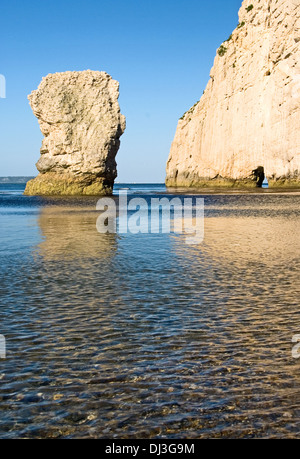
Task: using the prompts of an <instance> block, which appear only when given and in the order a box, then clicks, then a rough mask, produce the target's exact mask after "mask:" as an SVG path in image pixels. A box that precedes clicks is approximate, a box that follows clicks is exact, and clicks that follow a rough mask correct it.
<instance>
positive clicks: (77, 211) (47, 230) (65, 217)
mask: <svg viewBox="0 0 300 459" xmlns="http://www.w3.org/2000/svg"><path fill="white" fill-rule="evenodd" d="M49 199H51V198H49ZM53 199H55V198H53ZM85 199H88V198H85ZM53 204H55V202H53ZM86 204H87V206H86V207H84V206H83V205H82V203H81V204H80V203H78V205H76V203H75V202H74V203H71V202H70V203H69V204H68V203H67V202H64V204H63V205H60V206H59V205H57V206H56V205H52V206H50V207H47V206H46V207H44V208H43V209H42V211H41V213H40V215H39V220H38V221H39V226H40V229H41V234H42V236H43V241H42V242H41V244H40V245H39V254H40V255H42V256H43V258H45V259H47V260H72V259H74V260H80V261H81V262H84V263H85V268H84V269H85V271H87V270H88V264H87V263H88V262H87V260H91V263H95V260H98V261H99V262H100V261H101V260H104V259H110V258H111V257H113V256H114V255H115V252H116V248H117V245H116V235H115V234H99V233H98V232H97V229H96V220H97V216H98V215H97V214H95V212H94V207H95V205H94V201H91V202H90V204H89V206H88V202H87V203H86Z"/></svg>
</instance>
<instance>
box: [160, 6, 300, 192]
mask: <svg viewBox="0 0 300 459" xmlns="http://www.w3.org/2000/svg"><path fill="white" fill-rule="evenodd" d="M299 47H300V4H299V0H269V1H260V0H245V1H244V2H243V4H242V7H241V9H240V12H239V25H238V27H237V28H236V29H235V30H234V32H233V33H232V35H230V37H229V39H228V40H227V41H226V42H224V43H223V44H222V45H221V46H220V48H219V49H218V52H217V56H216V58H215V62H214V66H213V68H212V70H211V75H210V76H211V78H210V81H209V83H208V85H207V88H206V90H205V92H204V94H203V96H202V98H201V100H200V101H199V102H197V103H196V104H195V105H194V106H193V107H192V108H191V109H190V110H189V111H188V112H186V113H185V114H184V115H183V117H182V118H181V120H179V123H178V127H177V131H176V135H175V139H174V141H173V144H172V147H171V152H170V156H169V160H168V164H167V179H166V184H167V185H168V186H203V185H205V186H207V185H208V186H210V185H212V186H215V185H216V186H218V185H219V186H234V185H241V186H244V185H246V186H248V185H250V186H255V182H256V180H257V179H256V178H255V177H254V181H253V175H252V171H255V170H257V169H258V168H259V167H262V168H264V171H265V174H266V177H267V179H268V181H269V184H270V185H271V186H274V185H275V186H277V185H286V186H293V185H295V186H300V129H299V126H300V53H299Z"/></svg>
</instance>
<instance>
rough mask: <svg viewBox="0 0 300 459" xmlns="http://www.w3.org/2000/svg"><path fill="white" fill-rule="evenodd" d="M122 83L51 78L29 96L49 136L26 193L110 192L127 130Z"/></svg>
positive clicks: (96, 76) (104, 77)
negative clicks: (121, 103)
mask: <svg viewBox="0 0 300 459" xmlns="http://www.w3.org/2000/svg"><path fill="white" fill-rule="evenodd" d="M118 97H119V83H118V82H117V81H115V80H113V79H112V78H111V77H110V76H109V75H108V74H107V73H105V72H95V71H90V70H87V71H83V72H64V73H55V74H50V75H48V76H46V77H45V78H43V80H42V82H41V84H40V85H39V87H38V89H37V90H36V91H33V92H32V93H31V94H30V95H29V96H28V99H29V102H30V106H31V108H32V110H33V113H34V114H35V116H36V117H37V119H38V122H39V125H40V129H41V132H42V134H43V135H44V139H43V143H42V148H41V157H40V159H39V161H38V162H37V164H36V166H37V169H38V171H39V172H40V174H39V175H38V177H36V178H35V179H33V180H31V181H29V182H28V183H27V187H26V190H25V194H27V195H43V194H46V195H77V194H78V195H98V194H110V193H111V192H112V189H113V185H114V180H115V178H116V176H117V170H116V161H115V157H116V154H117V152H118V149H119V146H120V137H121V135H122V134H123V133H124V130H125V117H124V116H123V115H121V114H120V107H119V103H118Z"/></svg>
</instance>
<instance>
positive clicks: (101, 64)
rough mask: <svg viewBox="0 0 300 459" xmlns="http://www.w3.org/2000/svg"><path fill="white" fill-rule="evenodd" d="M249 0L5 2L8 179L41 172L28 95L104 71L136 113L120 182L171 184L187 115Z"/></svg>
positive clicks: (0, 133)
mask: <svg viewBox="0 0 300 459" xmlns="http://www.w3.org/2000/svg"><path fill="white" fill-rule="evenodd" d="M241 2H242V1H241V0H226V1H224V0H222V1H221V0H214V1H202V0H185V1H184V0H85V1H79V0H59V1H58V0H42V1H41V0H39V1H38V0H26V1H24V0H9V1H7V2H2V4H1V26H0V38H1V39H0V51H1V54H0V74H3V75H4V76H5V77H6V85H7V89H6V91H7V98H6V99H0V176H6V175H36V174H37V171H36V168H35V163H36V161H37V160H38V158H39V149H40V146H41V140H42V135H41V133H40V130H39V125H38V122H37V120H36V118H35V117H34V115H33V113H32V111H31V108H30V107H29V105H28V101H27V95H28V94H29V93H30V92H31V91H32V90H34V89H36V88H37V86H38V85H39V83H40V81H41V79H42V77H43V76H45V75H47V74H48V73H55V72H63V71H66V70H86V69H91V70H103V71H106V72H107V73H109V74H110V75H111V76H112V77H113V78H115V79H117V80H118V81H119V82H120V99H119V101H120V106H121V111H122V113H123V114H124V115H125V116H126V118H127V129H126V132H125V134H124V135H123V136H122V138H121V148H120V150H119V153H118V156H117V162H118V174H119V176H118V179H117V181H121V182H163V181H164V179H165V167H166V161H167V158H168V154H169V150H170V146H171V142H172V140H173V137H174V134H175V130H176V126H177V122H178V118H180V117H181V115H182V114H183V113H184V112H185V111H186V110H188V109H189V108H190V107H191V106H192V105H194V103H195V102H196V101H197V100H199V99H200V97H201V95H202V92H203V89H204V88H205V86H206V84H207V82H208V79H209V72H210V69H211V67H212V65H213V60H214V57H215V54H216V49H217V48H218V47H219V45H220V44H221V43H222V42H223V41H224V40H225V39H227V38H228V37H229V35H230V34H231V32H232V30H233V29H234V28H235V27H236V25H237V22H238V15H237V13H238V10H239V7H240V6H241Z"/></svg>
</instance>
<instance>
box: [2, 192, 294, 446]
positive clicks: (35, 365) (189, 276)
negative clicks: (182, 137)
mask: <svg viewBox="0 0 300 459" xmlns="http://www.w3.org/2000/svg"><path fill="white" fill-rule="evenodd" d="M117 188H131V190H128V192H130V193H133V194H136V195H138V194H140V195H143V196H146V197H147V198H148V199H149V197H151V196H152V195H153V196H160V195H162V194H164V193H165V189H164V187H163V186H162V185H161V186H157V185H153V186H144V187H143V186H138V185H136V186H132V185H119V186H118V187H117ZM22 189H23V188H22V186H19V185H18V186H8V185H1V189H0V222H1V234H0V238H1V246H0V261H1V283H0V298H1V299H0V324H1V325H0V334H2V335H5V337H6V343H7V356H6V359H5V360H0V437H1V438H24V437H25V438H40V437H42V438H48V437H55V438H57V437H58V438H81V437H96V438H207V437H216V438H219V437H225V438H240V437H242V438H249V437H255V438H266V437H272V438H274V437H275V438H282V437H284V438H288V437H291V438H298V437H299V430H300V420H299V419H300V397H299V395H300V393H299V392H300V391H299V383H300V360H297V359H294V358H293V357H292V348H293V344H292V337H293V335H295V334H300V320H299V314H300V313H299V294H300V282H299V264H300V263H299V253H300V237H299V216H300V205H299V204H300V194H298V193H293V194H288V193H285V194H280V193H279V194H269V193H257V194H247V193H244V194H243V193H237V194H227V195H222V194H216V195H213V194H210V195H204V194H202V195H201V196H202V197H204V198H205V239H204V242H203V243H202V244H199V245H187V244H186V243H185V238H184V236H183V235H174V234H170V235H168V234H164V235H160V234H155V235H154V234H153V235H151V234H141V235H131V234H127V235H112V234H110V235H105V234H99V233H98V232H97V230H96V219H97V216H98V212H96V211H95V208H96V201H97V200H96V199H94V198H85V199H56V200H55V199H42V198H35V197H24V196H22Z"/></svg>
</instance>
